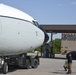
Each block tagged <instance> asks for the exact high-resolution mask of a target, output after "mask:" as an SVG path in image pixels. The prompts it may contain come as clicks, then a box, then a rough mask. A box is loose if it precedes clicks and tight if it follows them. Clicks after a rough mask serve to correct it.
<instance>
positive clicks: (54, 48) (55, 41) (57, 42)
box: [52, 38, 61, 53]
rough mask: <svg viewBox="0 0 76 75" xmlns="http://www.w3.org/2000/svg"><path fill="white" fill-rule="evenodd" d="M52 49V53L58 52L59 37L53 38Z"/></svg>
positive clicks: (59, 45)
mask: <svg viewBox="0 0 76 75" xmlns="http://www.w3.org/2000/svg"><path fill="white" fill-rule="evenodd" d="M52 43H53V51H54V53H60V47H61V39H59V38H57V39H55V40H53V42H52Z"/></svg>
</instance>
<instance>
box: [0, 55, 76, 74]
mask: <svg viewBox="0 0 76 75" xmlns="http://www.w3.org/2000/svg"><path fill="white" fill-rule="evenodd" d="M56 56H57V57H56V58H55V59H53V58H40V65H39V66H38V68H36V69H13V70H11V71H10V72H8V73H7V74H6V75H67V74H66V73H67V71H64V68H63V64H64V62H65V59H64V58H65V56H64V55H63V56H62V55H56ZM60 57H61V58H60ZM0 75H4V74H2V73H0ZM71 75H76V60H73V64H72V74H71Z"/></svg>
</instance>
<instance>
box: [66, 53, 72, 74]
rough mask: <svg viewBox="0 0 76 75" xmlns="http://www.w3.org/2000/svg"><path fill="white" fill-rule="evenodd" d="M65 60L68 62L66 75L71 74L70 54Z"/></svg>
mask: <svg viewBox="0 0 76 75" xmlns="http://www.w3.org/2000/svg"><path fill="white" fill-rule="evenodd" d="M67 60H68V72H67V74H71V73H72V56H71V54H70V53H68V54H67Z"/></svg>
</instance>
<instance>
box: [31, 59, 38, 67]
mask: <svg viewBox="0 0 76 75" xmlns="http://www.w3.org/2000/svg"><path fill="white" fill-rule="evenodd" d="M37 67H38V60H37V59H35V60H34V64H33V66H32V68H37Z"/></svg>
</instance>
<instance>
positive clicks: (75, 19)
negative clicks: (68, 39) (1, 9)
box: [0, 0, 76, 37]
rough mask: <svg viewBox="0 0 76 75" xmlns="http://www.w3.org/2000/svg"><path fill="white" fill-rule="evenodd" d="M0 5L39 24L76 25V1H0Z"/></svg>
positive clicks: (58, 35)
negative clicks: (31, 18)
mask: <svg viewBox="0 0 76 75" xmlns="http://www.w3.org/2000/svg"><path fill="white" fill-rule="evenodd" d="M0 3H3V4H6V5H9V6H12V7H15V8H17V9H19V10H22V11H23V12H25V13H27V14H29V15H30V16H32V17H33V18H35V19H36V20H37V21H38V22H39V24H76V0H0ZM54 37H61V34H57V35H56V34H55V35H54Z"/></svg>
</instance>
